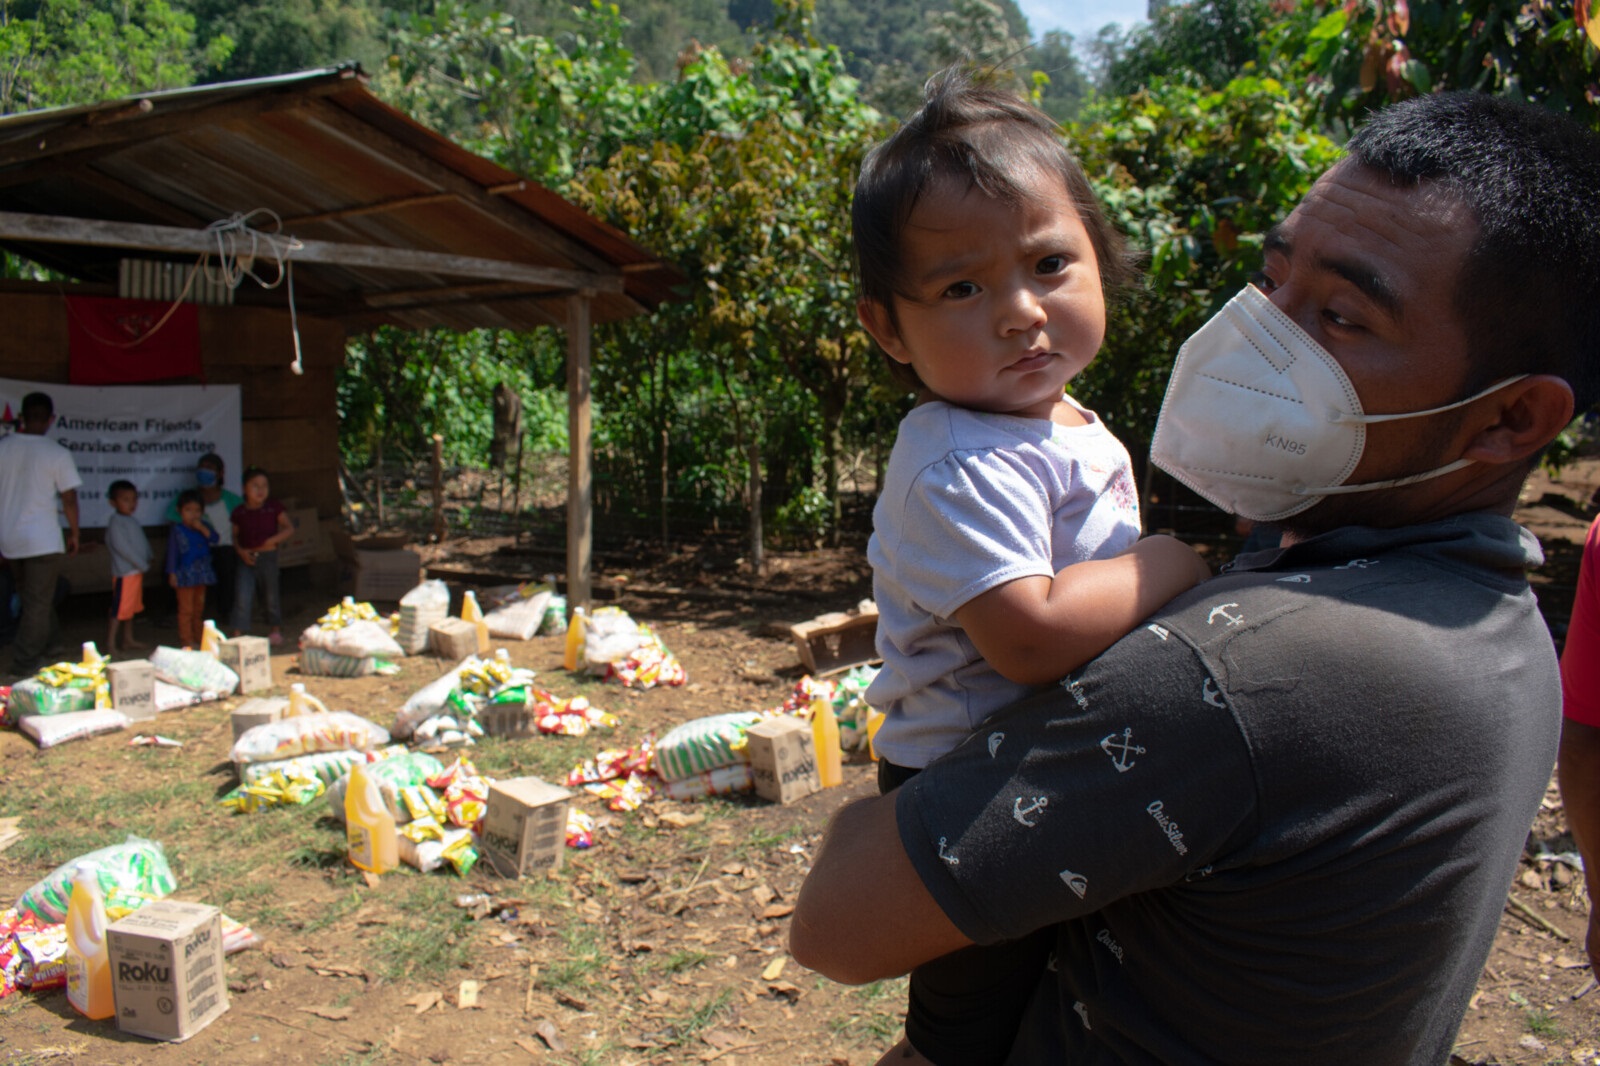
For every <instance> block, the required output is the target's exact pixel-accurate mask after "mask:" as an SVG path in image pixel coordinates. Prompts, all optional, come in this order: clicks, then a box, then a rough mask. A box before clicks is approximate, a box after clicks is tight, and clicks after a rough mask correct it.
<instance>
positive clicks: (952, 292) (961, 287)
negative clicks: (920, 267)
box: [944, 281, 978, 300]
mask: <svg viewBox="0 0 1600 1066" xmlns="http://www.w3.org/2000/svg"><path fill="white" fill-rule="evenodd" d="M977 291H978V286H977V285H976V284H975V283H973V282H970V281H958V282H956V283H955V284H954V285H951V286H950V287H949V288H947V289H945V290H944V294H945V295H946V296H949V297H951V298H952V299H956V300H960V299H963V298H965V297H968V296H972V295H975V294H976V293H977Z"/></svg>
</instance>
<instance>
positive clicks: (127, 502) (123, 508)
mask: <svg viewBox="0 0 1600 1066" xmlns="http://www.w3.org/2000/svg"><path fill="white" fill-rule="evenodd" d="M111 506H112V508H113V509H114V510H115V511H116V512H117V513H118V514H132V513H133V512H134V511H136V510H137V509H138V507H139V494H138V493H137V492H135V491H132V490H130V489H123V490H121V491H120V492H115V493H113V494H112V496H111Z"/></svg>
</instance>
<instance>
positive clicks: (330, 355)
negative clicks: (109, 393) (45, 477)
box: [0, 287, 345, 588]
mask: <svg viewBox="0 0 1600 1066" xmlns="http://www.w3.org/2000/svg"><path fill="white" fill-rule="evenodd" d="M85 291H86V292H88V290H85ZM92 295H106V293H104V292H103V291H102V290H100V289H99V287H96V291H94V292H92ZM0 322H3V323H4V328H3V329H0V376H4V377H10V378H20V379H23V380H26V381H38V382H41V383H43V384H47V385H48V384H53V383H62V384H65V383H66V382H67V376H68V375H67V306H66V301H65V299H64V298H63V297H62V296H61V295H60V294H59V293H33V292H29V293H19V292H5V291H0ZM299 327H300V346H301V353H302V363H303V366H304V369H305V373H304V374H302V375H300V376H298V377H297V376H296V375H294V374H293V373H292V372H291V371H290V369H289V363H290V361H291V360H293V358H294V341H293V337H292V334H291V331H290V326H289V313H288V312H287V311H279V310H275V309H271V308H259V307H201V308H200V357H201V362H202V365H203V366H204V368H205V382H206V383H208V384H213V385H239V386H241V388H240V398H241V409H242V412H241V413H242V417H243V426H242V433H243V440H242V442H241V443H242V446H243V459H244V464H245V465H246V466H260V467H263V468H265V469H266V471H267V472H268V474H269V475H270V476H271V478H272V493H273V495H274V496H277V497H278V498H280V499H291V498H292V499H294V500H296V501H297V502H298V505H299V506H301V507H315V508H316V509H317V515H318V517H319V518H338V517H339V512H340V507H341V499H340V494H339V473H338V470H339V468H338V461H339V418H338V410H337V407H336V405H335V397H334V377H335V375H336V373H337V371H338V368H339V364H340V362H341V361H342V360H343V359H344V345H345V333H344V327H343V326H342V325H340V324H339V323H337V322H334V321H330V320H327V319H316V318H309V317H307V316H306V315H301V316H299ZM198 383H199V379H195V378H179V379H175V380H173V381H171V382H152V383H151V384H173V385H182V384H198ZM242 473H243V471H242V470H229V471H228V473H227V488H228V489H230V490H231V491H233V492H238V491H239V477H240V475H241V474H242ZM86 538H87V539H91V540H99V539H100V531H98V530H95V531H92V532H90V533H88V534H86ZM103 565H104V564H103V562H102V567H103ZM107 580H108V581H109V579H107ZM77 584H78V582H77V581H74V585H75V586H76V585H77ZM106 587H107V588H109V587H110V585H109V583H108V584H107V585H106Z"/></svg>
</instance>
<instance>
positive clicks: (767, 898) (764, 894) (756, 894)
mask: <svg viewBox="0 0 1600 1066" xmlns="http://www.w3.org/2000/svg"><path fill="white" fill-rule="evenodd" d="M750 898H751V899H753V900H755V901H756V904H757V906H761V907H765V906H766V905H767V904H769V903H771V902H772V901H773V900H775V899H777V898H778V894H777V893H776V892H774V891H772V886H771V885H767V884H760V885H757V886H756V887H755V888H752V889H751V890H750Z"/></svg>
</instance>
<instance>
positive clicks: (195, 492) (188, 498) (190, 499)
mask: <svg viewBox="0 0 1600 1066" xmlns="http://www.w3.org/2000/svg"><path fill="white" fill-rule="evenodd" d="M191 503H192V504H194V505H195V506H196V507H199V508H200V509H202V510H204V509H205V506H206V501H205V499H204V498H202V497H201V495H200V490H199V489H184V490H183V491H182V492H180V493H178V510H180V511H181V510H183V509H184V508H185V507H187V506H189V505H190V504H191Z"/></svg>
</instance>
